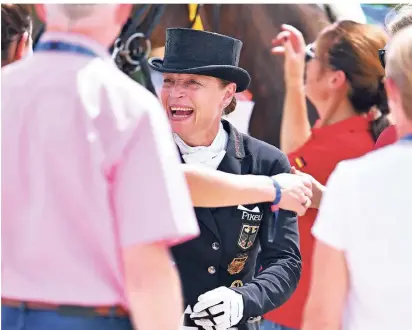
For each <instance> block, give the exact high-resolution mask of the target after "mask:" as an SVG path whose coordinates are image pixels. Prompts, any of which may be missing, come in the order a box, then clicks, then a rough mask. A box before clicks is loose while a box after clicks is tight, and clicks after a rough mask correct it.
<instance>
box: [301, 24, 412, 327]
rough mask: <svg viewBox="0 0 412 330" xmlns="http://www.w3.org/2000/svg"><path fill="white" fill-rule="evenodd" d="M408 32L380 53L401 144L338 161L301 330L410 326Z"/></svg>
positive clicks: (411, 91) (411, 86)
mask: <svg viewBox="0 0 412 330" xmlns="http://www.w3.org/2000/svg"><path fill="white" fill-rule="evenodd" d="M411 66H412V26H409V27H406V28H404V29H402V30H401V31H400V32H398V33H397V34H396V35H395V36H394V37H393V39H392V40H391V42H390V43H389V45H388V49H387V51H386V78H385V88H386V91H387V94H388V100H389V102H388V104H389V106H390V108H391V111H392V113H393V115H394V117H395V119H396V123H397V125H396V128H397V132H398V135H399V136H400V137H401V138H400V141H398V142H397V143H395V144H393V145H390V146H387V147H384V148H382V149H380V150H377V151H375V152H372V153H369V154H367V155H366V156H364V157H362V158H359V159H356V160H350V161H345V162H342V163H340V164H339V165H338V167H337V168H336V170H335V172H334V173H333V174H332V176H331V178H330V179H329V182H328V184H327V190H326V192H325V193H324V196H323V199H322V202H321V205H320V211H319V215H318V218H317V219H316V222H315V225H314V227H313V229H312V233H313V235H314V236H315V238H316V248H315V252H314V259H313V278H312V284H311V291H310V296H309V300H308V303H307V305H306V309H305V316H304V325H303V330H315V329H316V330H323V329H327V330H337V329H343V330H360V329H362V330H364V329H373V330H387V329H396V330H406V329H411V327H412V304H411V298H410V297H411V296H412V281H411V279H412V263H411V262H410V260H411V251H412V240H411V236H412V221H411V220H412V199H411V192H410V184H411V182H412V172H411V170H410V169H411V164H412V73H411V70H410V68H411Z"/></svg>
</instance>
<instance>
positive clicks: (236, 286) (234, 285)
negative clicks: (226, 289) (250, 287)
mask: <svg viewBox="0 0 412 330" xmlns="http://www.w3.org/2000/svg"><path fill="white" fill-rule="evenodd" d="M242 286H243V282H242V281H241V280H236V281H233V283H232V284H231V285H230V287H231V288H240V287H242Z"/></svg>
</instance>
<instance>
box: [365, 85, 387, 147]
mask: <svg viewBox="0 0 412 330" xmlns="http://www.w3.org/2000/svg"><path fill="white" fill-rule="evenodd" d="M376 107H377V108H378V109H379V111H380V114H378V116H377V118H372V119H371V122H370V132H371V134H372V137H373V139H374V140H375V142H376V141H377V140H378V138H379V135H381V133H382V131H383V130H384V129H385V128H386V127H388V126H389V125H390V122H389V119H388V114H389V106H388V99H387V96H386V91H385V86H384V85H383V78H382V79H381V80H380V81H379V86H378V91H377V95H376Z"/></svg>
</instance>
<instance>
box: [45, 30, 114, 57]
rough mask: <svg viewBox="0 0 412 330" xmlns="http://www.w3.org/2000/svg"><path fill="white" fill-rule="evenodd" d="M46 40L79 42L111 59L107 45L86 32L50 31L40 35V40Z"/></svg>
mask: <svg viewBox="0 0 412 330" xmlns="http://www.w3.org/2000/svg"><path fill="white" fill-rule="evenodd" d="M45 41H63V42H68V43H73V44H77V45H80V46H83V47H85V48H88V49H90V50H91V51H93V52H94V53H96V54H97V55H98V56H100V57H101V58H103V59H111V56H110V53H109V51H108V50H107V49H106V47H104V46H103V45H102V44H100V43H98V42H97V41H96V40H94V39H92V38H90V37H88V36H86V35H84V34H80V33H71V32H70V33H69V32H53V31H52V32H50V31H48V32H45V33H44V34H43V35H42V36H41V37H40V42H45Z"/></svg>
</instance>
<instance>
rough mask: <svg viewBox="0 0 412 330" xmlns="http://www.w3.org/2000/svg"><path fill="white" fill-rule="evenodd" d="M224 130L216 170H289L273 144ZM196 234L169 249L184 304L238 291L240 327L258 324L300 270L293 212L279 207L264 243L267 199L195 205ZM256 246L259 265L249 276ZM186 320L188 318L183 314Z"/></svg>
mask: <svg viewBox="0 0 412 330" xmlns="http://www.w3.org/2000/svg"><path fill="white" fill-rule="evenodd" d="M223 125H224V128H225V130H226V131H227V132H228V134H229V140H228V146H227V153H226V155H225V157H224V158H223V160H222V162H221V163H220V165H219V167H218V170H220V171H223V172H228V173H234V174H242V175H244V174H255V175H265V176H272V175H276V174H279V173H289V171H290V164H289V161H288V159H287V157H286V156H285V155H284V154H283V153H282V152H281V151H280V150H279V149H277V148H276V147H274V146H271V145H269V144H267V143H265V142H262V141H259V140H257V139H255V138H253V137H250V136H247V135H244V134H242V133H239V132H238V131H237V130H236V128H235V127H234V126H233V125H231V124H230V123H229V122H227V121H225V120H223ZM195 211H196V216H197V219H198V221H199V226H200V230H201V234H200V236H199V237H197V238H195V239H194V240H191V241H189V242H186V243H183V244H181V245H178V246H175V247H173V248H172V253H173V257H174V259H175V262H176V265H177V267H178V270H179V273H180V277H181V283H182V286H183V293H184V300H185V307H186V306H187V305H190V306H191V307H192V308H193V306H194V305H195V304H196V302H197V298H198V297H199V295H201V294H203V293H205V292H207V291H209V290H212V289H215V288H217V287H220V286H226V287H231V288H232V289H233V290H235V291H237V292H238V293H240V294H241V295H242V296H243V300H244V307H245V308H244V314H243V315H244V317H243V319H242V320H241V321H240V323H239V325H237V326H236V327H237V328H238V329H239V330H246V329H247V330H252V329H258V324H259V322H253V321H255V320H256V319H257V318H258V317H259V316H261V315H263V314H265V313H266V312H268V311H270V310H272V309H274V308H276V307H279V306H280V305H282V304H283V303H284V302H285V301H286V300H287V299H288V298H289V297H290V296H291V295H292V293H293V292H294V291H295V289H296V286H297V284H298V281H299V278H300V273H301V255H300V252H299V235H298V223H297V217H296V214H295V213H293V212H290V211H284V210H280V212H279V216H278V219H277V221H276V225H275V239H274V242H273V243H269V242H268V230H269V229H268V226H269V222H270V219H271V218H272V216H273V213H272V212H271V211H270V203H259V204H253V205H240V206H233V207H223V208H215V209H212V208H199V207H197V208H195ZM259 245H260V247H261V255H260V260H261V265H262V270H261V271H260V272H259V274H258V275H257V276H256V277H254V274H255V263H256V257H257V254H258V250H259ZM186 319H187V318H186Z"/></svg>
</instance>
